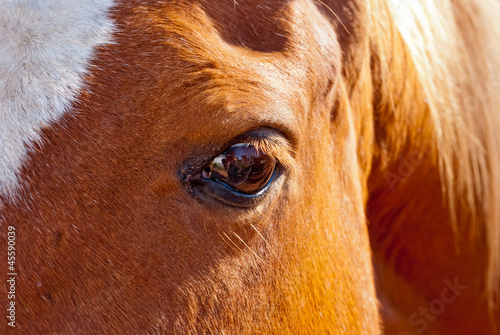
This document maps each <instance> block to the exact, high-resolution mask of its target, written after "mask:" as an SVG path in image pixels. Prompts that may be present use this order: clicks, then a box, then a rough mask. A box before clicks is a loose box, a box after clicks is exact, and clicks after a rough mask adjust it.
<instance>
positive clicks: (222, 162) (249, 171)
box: [202, 143, 276, 194]
mask: <svg viewBox="0 0 500 335" xmlns="http://www.w3.org/2000/svg"><path fill="white" fill-rule="evenodd" d="M275 168H276V159H275V158H274V157H273V156H270V155H267V154H265V153H263V152H261V151H259V150H257V149H256V148H255V147H254V146H253V145H251V144H249V143H239V144H235V145H233V146H231V147H230V148H229V149H227V150H226V151H224V152H223V153H222V154H221V155H219V156H218V157H216V158H215V159H214V160H213V161H212V162H211V163H210V164H209V165H208V166H207V167H205V169H204V170H203V173H202V174H203V178H205V179H211V180H213V181H218V182H221V183H223V184H226V185H227V186H229V187H230V188H232V189H234V190H236V191H238V192H241V193H246V194H256V193H258V192H259V191H260V190H261V189H262V188H263V187H264V186H266V184H267V182H268V181H269V180H270V179H271V177H272V175H273V172H274V170H275Z"/></svg>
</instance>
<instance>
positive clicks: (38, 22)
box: [0, 0, 113, 197]
mask: <svg viewBox="0 0 500 335" xmlns="http://www.w3.org/2000/svg"><path fill="white" fill-rule="evenodd" d="M112 5H113V1H112V0H104V1H101V0H94V1H92V0H91V1H87V0H68V1H56V0H7V1H3V2H2V5H1V7H2V9H1V10H0V118H1V122H0V196H3V197H10V196H13V195H14V193H15V191H16V190H17V188H18V186H19V185H18V178H17V174H18V173H19V170H20V168H21V166H22V164H23V163H24V162H25V160H26V156H27V152H28V150H29V148H30V146H31V144H32V143H33V142H34V141H38V140H40V133H39V132H40V130H41V129H42V128H43V127H46V126H50V124H52V123H54V122H57V121H58V120H59V119H60V117H61V116H62V115H63V114H64V113H66V112H67V111H68V109H69V107H70V105H71V103H72V101H74V99H75V97H76V96H77V95H78V92H79V91H80V89H81V88H82V83H83V76H84V75H85V74H86V73H88V70H89V65H90V62H91V60H92V55H93V53H94V51H95V48H97V47H98V46H100V45H103V44H105V43H109V42H110V39H111V33H112V31H113V23H112V22H111V20H110V19H109V18H108V17H107V16H108V12H109V9H110V8H111V6H112Z"/></svg>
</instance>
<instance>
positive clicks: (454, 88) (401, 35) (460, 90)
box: [371, 0, 500, 309]
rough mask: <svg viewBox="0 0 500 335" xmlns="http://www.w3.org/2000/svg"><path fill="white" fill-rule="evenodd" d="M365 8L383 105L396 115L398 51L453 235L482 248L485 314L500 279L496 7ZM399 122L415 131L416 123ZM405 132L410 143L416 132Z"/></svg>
mask: <svg viewBox="0 0 500 335" xmlns="http://www.w3.org/2000/svg"><path fill="white" fill-rule="evenodd" d="M371 5H372V15H373V17H372V22H373V29H372V30H371V31H372V32H373V36H372V41H374V42H372V44H373V46H372V48H375V49H376V52H377V54H378V57H379V58H380V60H381V61H380V69H379V71H380V77H382V78H384V77H387V78H392V79H389V80H387V79H380V80H381V81H384V82H385V84H383V85H382V88H383V89H384V90H385V91H386V92H385V93H389V97H387V98H386V99H389V100H391V102H390V103H389V104H390V105H392V106H393V107H392V108H393V110H396V109H397V105H398V104H397V102H396V103H394V102H393V101H392V99H393V97H391V94H393V93H391V92H394V90H395V87H394V86H397V85H398V84H399V85H404V84H403V83H401V82H398V79H400V78H396V77H397V76H398V74H395V73H394V72H395V71H394V67H397V66H399V67H405V66H407V64H406V65H404V64H396V65H395V63H397V62H400V61H398V60H396V59H392V58H391V57H392V55H393V54H394V52H395V50H396V49H398V48H399V49H404V51H402V52H404V53H405V54H406V56H407V58H408V59H409V61H410V62H411V67H413V70H414V73H415V78H417V80H418V83H419V86H420V88H419V89H418V90H417V91H418V92H420V93H421V94H422V95H423V101H424V102H425V105H426V106H425V109H426V110H427V111H426V121H422V122H426V123H428V124H429V127H431V128H432V130H431V132H432V135H431V136H432V138H433V143H435V144H434V145H435V146H436V148H435V150H436V153H437V154H436V156H437V159H438V164H439V169H440V174H441V182H442V188H443V192H444V194H445V195H446V198H447V200H448V201H447V202H448V207H449V209H450V217H451V222H452V225H453V228H454V231H455V233H456V234H457V235H458V234H459V232H460V231H464V230H468V231H471V232H472V235H473V236H475V237H477V236H479V234H481V236H485V238H486V240H487V243H488V250H489V252H488V264H487V269H486V278H485V281H486V284H485V287H486V289H485V291H486V292H485V293H486V294H487V296H488V303H489V306H490V309H491V308H492V307H493V306H494V303H495V300H496V296H497V293H498V283H499V279H500V209H499V206H500V115H499V113H498V108H499V106H500V89H499V88H500V57H498V55H499V54H500V44H499V43H498V41H499V40H500V26H499V25H498V24H497V21H498V15H499V14H500V1H498V0H433V1H430V0H419V1H404V0H373V1H371ZM387 34H390V35H387ZM391 35H392V37H393V38H392V40H391V41H387V40H388V39H387V36H391ZM398 43H399V44H400V45H398ZM399 51H401V50H399ZM384 64H389V65H384ZM389 81H392V84H391V83H388V82H389ZM391 85H392V86H391ZM396 99H397V98H396ZM411 104H412V102H411V101H408V105H410V106H411ZM413 108H417V107H413ZM410 111H411V107H410V108H408V107H407V108H406V110H405V111H404V112H405V113H408V112H410ZM399 112H400V111H399ZM407 119H408V120H411V119H412V117H408V118H407ZM402 122H406V126H407V127H414V128H419V127H417V125H419V124H418V122H417V123H415V122H413V123H411V122H412V121H402ZM407 131H408V135H407V136H409V137H410V136H412V135H411V133H413V134H415V133H416V132H420V131H422V130H421V129H410V130H407ZM464 225H469V226H468V228H464Z"/></svg>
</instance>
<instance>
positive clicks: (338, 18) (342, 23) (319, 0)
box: [315, 0, 351, 35]
mask: <svg viewBox="0 0 500 335" xmlns="http://www.w3.org/2000/svg"><path fill="white" fill-rule="evenodd" d="M315 1H317V2H319V3H321V4H322V5H323V6H325V7H326V8H327V9H328V10H329V11H330V12H332V14H333V15H334V16H335V17H336V18H337V20H338V21H339V22H340V24H341V25H342V27H344V29H345V31H346V32H347V33H348V34H349V35H351V33H350V32H349V30H348V29H347V27H346V26H345V25H344V22H342V20H341V19H340V17H339V16H338V15H337V13H335V12H334V11H333V9H331V8H330V7H329V6H328V5H327V4H326V3H324V2H323V1H321V0H315Z"/></svg>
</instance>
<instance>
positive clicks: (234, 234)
mask: <svg viewBox="0 0 500 335" xmlns="http://www.w3.org/2000/svg"><path fill="white" fill-rule="evenodd" d="M233 234H234V235H235V236H236V237H237V238H238V239H239V240H240V241H241V243H243V244H244V245H245V246H246V247H247V248H248V249H249V250H250V251H251V252H252V253H253V254H254V255H255V257H257V258H258V259H261V258H260V257H259V255H257V254H256V253H255V251H253V250H252V248H250V247H249V246H248V244H246V243H245V241H243V239H242V238H241V237H239V235H238V234H236V233H235V232H233Z"/></svg>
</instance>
